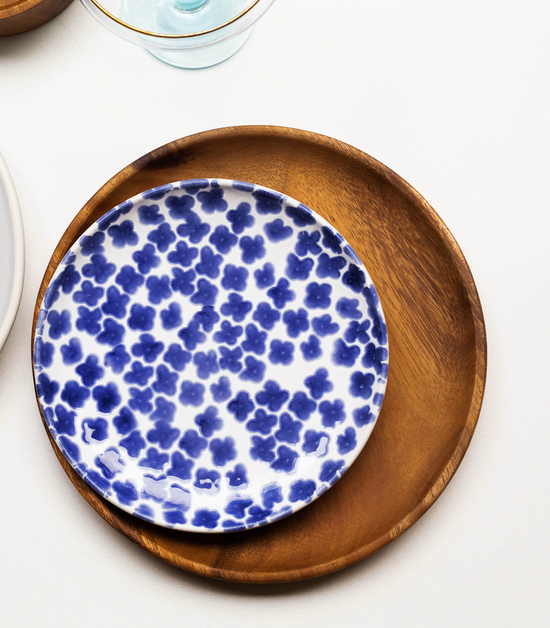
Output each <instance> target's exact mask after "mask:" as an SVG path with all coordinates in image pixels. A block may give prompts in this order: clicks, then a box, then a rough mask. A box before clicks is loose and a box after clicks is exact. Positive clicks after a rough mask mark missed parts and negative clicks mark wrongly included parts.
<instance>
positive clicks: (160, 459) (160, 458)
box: [138, 447, 169, 471]
mask: <svg viewBox="0 0 550 628" xmlns="http://www.w3.org/2000/svg"><path fill="white" fill-rule="evenodd" d="M168 459H169V456H168V454H162V453H161V452H160V451H159V450H158V449H155V448H154V447H149V449H148V450H147V451H146V452H145V458H142V459H141V460H140V461H139V462H138V465H139V466H140V467H148V468H149V469H156V470H157V471H160V470H161V469H162V468H163V467H164V465H165V464H166V463H167V462H168Z"/></svg>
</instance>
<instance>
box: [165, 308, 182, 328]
mask: <svg viewBox="0 0 550 628" xmlns="http://www.w3.org/2000/svg"><path fill="white" fill-rule="evenodd" d="M160 319H161V321H162V327H163V328H164V329H166V331H170V330H171V329H176V328H177V327H179V326H180V325H181V324H182V322H183V320H182V317H181V307H180V305H179V304H178V303H170V305H169V306H168V308H167V309H166V310H161V312H160Z"/></svg>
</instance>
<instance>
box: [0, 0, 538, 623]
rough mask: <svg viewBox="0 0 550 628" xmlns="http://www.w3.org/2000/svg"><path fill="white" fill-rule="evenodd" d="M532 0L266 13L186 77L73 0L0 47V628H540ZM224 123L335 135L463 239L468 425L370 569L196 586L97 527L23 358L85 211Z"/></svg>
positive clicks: (300, 0) (297, 4) (281, 4)
mask: <svg viewBox="0 0 550 628" xmlns="http://www.w3.org/2000/svg"><path fill="white" fill-rule="evenodd" d="M549 6H550V5H548V2H546V1H543V0H523V1H521V2H520V1H519V0H515V1H512V0H504V1H501V2H498V3H497V2H494V1H490V0H475V1H474V0H460V1H458V0H447V1H446V2H441V1H440V0H439V1H437V0H417V1H416V2H410V1H409V2H405V1H404V0H385V1H384V2H381V1H377V2H363V1H362V0H341V1H340V2H334V1H332V2H331V1H329V0H277V1H276V2H275V5H274V6H273V8H272V9H271V10H270V11H269V12H268V13H267V14H266V15H265V17H263V18H262V20H261V21H260V22H259V23H258V25H257V26H256V30H255V31H254V33H253V34H252V37H251V39H250V40H249V41H248V43H247V44H246V45H245V47H244V48H243V49H242V50H241V51H240V52H239V53H238V54H237V55H236V56H235V57H233V58H232V59H230V60H229V61H227V62H226V63H223V64H221V65H219V66H217V67H214V68H211V69H208V70H201V71H195V72H189V71H185V70H178V69H176V68H172V67H170V66H168V65H164V64H163V63H161V62H160V61H158V60H156V59H155V58H153V57H152V56H151V55H149V54H148V53H146V52H144V51H143V50H141V49H139V48H137V47H134V46H133V45H131V44H129V43H127V42H125V41H122V40H119V39H118V38H116V37H115V36H114V35H112V34H111V33H109V32H108V31H106V30H105V29H104V28H103V27H101V26H100V25H99V24H97V23H96V22H95V21H94V20H93V19H92V18H91V16H90V15H89V14H88V13H87V12H86V11H85V9H84V8H83V7H82V6H81V5H80V4H79V3H78V1H75V2H74V3H73V4H72V5H71V6H70V7H69V8H68V9H67V10H66V11H65V12H64V13H62V14H61V15H60V16H59V17H58V18H56V19H55V20H53V21H52V22H50V23H49V24H47V25H45V26H43V27H42V28H39V29H37V30H35V31H33V32H30V33H26V34H24V35H19V36H16V37H11V38H5V39H0V151H1V152H2V153H3V155H4V158H5V159H6V162H7V163H8V166H9V168H10V170H11V173H12V176H13V179H14V182H15V185H16V187H17V190H18V194H19V197H20V201H21V206H22V211H23V219H24V223H25V230H26V245H27V253H26V261H27V271H26V281H25V288H24V294H23V299H22V303H21V309H20V311H19V316H18V318H17V321H16V323H15V327H14V329H13V332H12V335H11V336H10V339H9V340H8V342H7V345H6V347H5V349H4V351H3V352H2V354H1V355H0V474H1V476H0V477H1V487H2V509H1V510H2V515H1V519H0V624H1V625H2V626H5V627H6V628H19V627H27V626H28V627H33V628H35V627H36V628H48V627H50V626H52V627H53V626H55V627H58V626H67V627H69V626H70V627H72V626H78V627H79V628H87V627H93V628H97V627H98V626H117V628H123V627H127V626H132V627H146V626H147V627H148V626H163V627H167V626H200V627H201V628H211V627H218V626H223V627H224V628H232V627H238V628H249V627H250V628H252V627H255V628H256V627H257V626H261V627H262V628H275V627H277V628H278V627H280V626H284V627H285V628H286V627H288V628H293V627H294V626H296V627H298V626H299V627H302V626H316V627H325V626H326V627H331V628H332V627H336V626H363V625H364V626H376V627H377V628H378V627H386V626H388V627H390V626H391V627H392V628H393V627H397V626H399V627H417V626H418V627H419V628H420V627H422V628H426V627H427V626H438V627H439V626H442V627H443V626H444V627H445V628H452V627H468V628H470V627H472V626H475V627H476V628H478V627H483V626H491V627H492V626H498V627H499V628H504V627H508V626H511V627H512V626H513V627H517V626H521V627H522V628H525V627H528V628H530V627H533V628H539V627H544V626H550V608H549V606H550V605H549V598H550V575H549V573H550V570H549V567H550V541H549V538H550V537H549V533H548V528H549V521H550V499H549V494H550V454H549V450H550V440H549V439H550V395H549V390H550V383H549V376H550V373H549V369H548V365H547V364H548V357H549V356H550V296H549V295H550V285H549V271H550V254H549V252H550V246H549V237H550V192H549V190H548V175H549V173H550V157H549V155H550V148H549V147H550V123H549V119H550V88H549V82H550V44H549V33H550V8H549ZM335 11H338V12H339V15H335ZM240 124H274V125H282V126H290V127H296V128H302V129H307V130H311V131H316V132H319V133H323V134H326V135H330V136H333V137H335V138H338V139H341V140H343V141H345V142H348V143H350V144H353V145H354V146H356V147H358V148H360V149H362V150H364V151H365V152H367V153H369V154H371V155H373V156H374V157H376V158H377V159H379V160H380V161H382V162H383V163H385V164H386V165H388V166H389V167H390V168H392V169H393V170H395V171H396V172H397V173H399V174H400V175H401V176H402V177H404V178H405V179H406V180H407V181H409V183H411V184H412V185H413V186H414V187H416V189H418V190H419V191H420V192H421V193H422V194H423V195H424V196H425V198H426V199H427V200H428V201H429V202H430V203H431V204H432V205H433V207H434V208H435V209H436V211H437V212H438V213H439V214H440V216H441V217H442V218H443V220H444V221H445V222H446V224H447V225H448V226H449V228H450V229H451V231H452V232H453V234H454V235H455V237H456V238H457V240H458V242H459V244H460V246H461V247H462V250H463V251H464V253H465V255H466V258H467V260H468V262H469V264H470V267H471V269H472V272H473V275H474V278H475V280H476V282H477V286H478V290H479V293H480V297H481V301H482V304H483V308H484V313H485V318H486V324H487V333H488V344H489V371H488V379H487V389H486V395H485V402H484V405H483V409H482V412H481V417H480V420H479V424H478V428H477V430H476V432H475V435H474V438H473V441H472V444H471V446H470V449H469V451H468V453H467V454H466V457H465V459H464V461H463V462H462V464H461V466H460V468H459V470H458V472H457V474H456V476H455V478H454V479H453V480H452V482H451V483H450V485H449V486H448V488H447V489H446V490H445V492H444V493H443V495H442V496H441V498H440V499H439V500H438V501H437V502H436V504H435V505H434V506H433V507H432V509H431V510H430V511H428V513H427V514H426V515H425V516H424V517H422V518H421V519H420V521H418V523H416V524H415V525H414V526H413V527H412V528H411V529H410V530H409V531H408V532H406V533H405V534H404V535H403V536H402V537H400V538H399V539H398V540H396V541H395V542H393V543H391V544H390V545H389V546H388V547H386V548H385V549H383V550H381V551H380V552H378V553H377V554H375V555H374V556H372V557H371V558H369V559H367V560H364V561H363V562H361V563H359V564H357V565H355V566H353V567H351V568H348V569H346V570H344V571H342V572H340V573H337V574H334V575H331V576H328V577H324V578H320V579H317V580H313V581H308V582H303V583H298V584H290V585H275V586H262V585H237V584H231V583H229V584H228V583H223V582H216V581H213V580H208V579H206V578H201V577H199V576H196V575H193V574H189V573H186V572H183V571H180V570H178V569H176V568H174V567H171V566H169V565H165V564H164V563H162V562H161V561H159V560H157V559H156V558H154V557H153V556H150V555H149V554H147V553H146V552H145V551H143V550H142V549H140V548H138V547H137V546H134V545H133V544H132V543H131V542H130V541H128V540H127V539H126V538H124V537H122V536H121V535H120V534H118V533H117V532H115V531H114V530H113V529H112V528H111V527H110V526H109V525H107V523H105V522H104V521H103V520H102V519H101V518H100V517H99V515H97V514H96V513H95V511H93V510H92V509H91V508H90V507H89V506H88V504H87V503H86V502H85V501H84V500H83V499H82V498H81V497H80V495H79V494H78V492H77V491H76V490H75V489H74V488H73V486H72V484H71V483H70V482H69V480H68V478H67V476H66V475H65V473H64V471H63V470H62V468H61V466H60V465H59V463H58V462H57V460H56V458H55V456H54V454H53V451H52V449H51V447H50V444H49V442H48V439H47V437H46V434H45V432H44V428H43V427H42V423H41V421H40V417H39V413H38V410H37V407H36V402H35V398H34V393H33V384H32V377H31V368H30V333H31V320H32V312H33V306H34V302H35V298H36V294H37V290H38V287H39V285H40V281H41V278H42V275H43V272H44V270H45V268H46V265H47V263H48V260H49V258H50V255H51V253H52V251H53V249H54V248H55V246H56V244H57V242H58V241H59V239H60V237H61V235H62V233H63V231H64V230H65V228H66V227H67V225H68V224H69V222H70V221H71V220H72V218H73V216H74V215H75V214H76V212H77V211H78V210H79V209H80V208H81V207H82V206H83V205H84V203H85V202H86V201H87V200H88V198H89V197H90V196H91V195H92V194H93V193H94V192H95V191H96V190H97V189H98V188H99V187H100V186H101V185H102V184H103V183H104V182H105V181H106V180H107V179H109V178H110V177H111V176H112V175H114V174H115V173H116V172H118V171H119V170H120V169H121V168H122V167H124V166H126V165H127V164H128V163H130V162H132V161H133V160H134V159H136V158H138V157H140V156H141V155H143V154H145V153H146V152H148V151H150V150H152V149H154V148H156V147H158V146H160V145H162V144H165V143H166V142H169V141H171V140H174V139H177V138H179V137H182V136H185V135H189V134H191V133H195V132H198V131H202V130H206V129H211V128H217V127H222V126H230V125H240Z"/></svg>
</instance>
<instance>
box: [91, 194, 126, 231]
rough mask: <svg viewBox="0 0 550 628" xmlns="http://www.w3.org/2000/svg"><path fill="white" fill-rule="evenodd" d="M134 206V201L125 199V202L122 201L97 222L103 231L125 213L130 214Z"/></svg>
mask: <svg viewBox="0 0 550 628" xmlns="http://www.w3.org/2000/svg"><path fill="white" fill-rule="evenodd" d="M133 206H134V204H133V203H132V201H125V202H124V203H121V204H120V205H118V206H117V207H115V208H114V209H111V210H110V211H108V212H107V213H106V214H105V215H104V216H102V217H101V218H100V220H99V222H98V223H97V226H98V227H99V229H101V231H105V230H106V229H108V228H109V227H110V226H111V225H112V224H114V223H115V222H116V221H117V220H118V219H119V218H120V217H121V216H123V215H124V214H128V213H129V212H130V211H131V210H132V207H133Z"/></svg>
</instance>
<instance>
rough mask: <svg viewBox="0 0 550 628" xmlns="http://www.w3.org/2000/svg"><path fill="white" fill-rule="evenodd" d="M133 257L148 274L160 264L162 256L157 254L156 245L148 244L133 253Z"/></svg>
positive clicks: (141, 271)
mask: <svg viewBox="0 0 550 628" xmlns="http://www.w3.org/2000/svg"><path fill="white" fill-rule="evenodd" d="M132 259H133V260H134V262H135V263H136V264H137V267H138V270H139V272H140V273H142V274H143V275H147V273H149V272H151V270H152V269H153V268H156V267H157V266H158V265H159V264H160V257H157V256H156V255H155V247H154V246H153V245H152V244H146V245H145V246H144V247H143V248H142V249H141V251H136V252H135V253H134V254H133V255H132Z"/></svg>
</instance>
